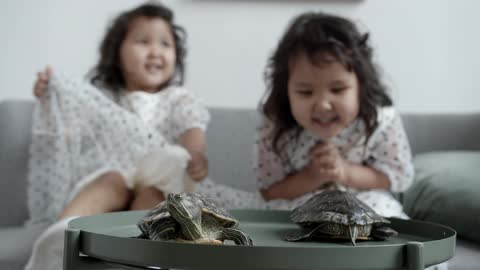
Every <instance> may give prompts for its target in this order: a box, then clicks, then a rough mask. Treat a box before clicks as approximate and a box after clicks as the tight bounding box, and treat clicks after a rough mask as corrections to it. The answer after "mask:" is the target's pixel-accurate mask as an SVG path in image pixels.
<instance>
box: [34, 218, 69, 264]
mask: <svg viewBox="0 0 480 270" xmlns="http://www.w3.org/2000/svg"><path fill="white" fill-rule="evenodd" d="M74 218H75V217H69V218H65V219H62V220H60V221H58V222H56V223H54V224H53V225H52V226H50V227H49V228H48V229H47V230H45V231H44V232H43V233H42V234H41V235H40V237H38V239H37V240H36V241H35V243H34V244H33V248H32V255H31V256H30V258H29V259H28V262H27V265H26V266H25V270H60V269H63V249H64V246H63V243H64V239H65V229H66V228H67V225H68V222H69V221H70V220H72V219H74Z"/></svg>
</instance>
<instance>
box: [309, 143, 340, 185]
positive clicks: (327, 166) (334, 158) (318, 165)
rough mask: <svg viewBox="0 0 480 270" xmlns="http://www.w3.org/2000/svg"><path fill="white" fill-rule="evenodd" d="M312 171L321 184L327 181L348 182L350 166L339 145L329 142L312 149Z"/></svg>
mask: <svg viewBox="0 0 480 270" xmlns="http://www.w3.org/2000/svg"><path fill="white" fill-rule="evenodd" d="M311 155H312V161H311V163H310V165H309V166H310V168H309V169H310V172H311V173H312V175H313V177H314V179H315V180H316V181H318V182H319V184H320V186H321V185H323V184H325V183H327V182H337V183H340V184H346V183H348V174H347V172H348V166H349V163H348V162H347V161H345V160H344V159H343V158H342V156H341V155H340V152H339V151H338V149H337V147H336V146H335V145H333V144H332V143H329V142H324V143H321V144H319V145H317V146H315V147H314V148H313V149H312V151H311Z"/></svg>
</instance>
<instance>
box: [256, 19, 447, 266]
mask: <svg viewBox="0 0 480 270" xmlns="http://www.w3.org/2000/svg"><path fill="white" fill-rule="evenodd" d="M372 53H373V49H372V47H371V46H370V45H369V39H368V34H362V33H360V32H359V30H358V29H357V27H356V26H355V24H354V23H353V22H351V21H349V20H348V19H345V18H342V17H338V16H334V15H329V14H325V13H321V12H318V13H314V12H310V13H304V14H301V15H300V16H298V17H296V18H295V19H294V20H293V22H292V23H291V25H290V26H289V28H288V29H287V31H286V32H285V34H284V35H283V37H282V38H281V40H280V42H279V44H278V46H277V48H276V50H275V51H274V53H273V55H272V57H271V58H270V59H269V62H268V67H267V70H266V80H267V86H268V92H267V93H266V95H265V98H264V100H263V101H262V104H261V107H260V108H261V112H262V114H263V116H264V117H263V119H262V121H261V123H260V125H259V127H258V129H257V135H258V136H257V140H256V146H257V147H256V162H255V169H256V173H257V184H258V189H259V191H260V194H261V197H262V198H263V200H264V203H263V204H264V205H265V206H266V207H267V208H281V209H292V208H294V207H296V206H298V205H299V204H301V203H302V202H304V201H305V200H307V199H308V198H309V197H311V196H312V195H313V194H315V193H316V192H321V189H322V188H323V187H325V185H327V184H331V183H335V184H338V185H341V186H344V187H346V188H347V189H349V190H350V191H352V192H354V193H355V194H356V196H357V197H358V198H359V199H360V200H362V201H363V202H365V203H366V204H367V205H369V206H370V207H372V208H373V209H374V210H375V211H376V212H378V213H379V214H380V215H383V216H386V217H401V218H408V217H407V215H406V214H405V213H404V212H403V210H402V206H401V204H400V203H399V202H398V201H397V200H395V199H394V197H393V196H392V195H391V192H402V191H405V190H406V189H407V188H408V187H409V186H410V185H411V183H412V180H413V176H414V170H413V164H412V155H411V151H410V147H409V143H408V139H407V137H406V134H405V131H404V128H403V126H402V122H401V119H400V116H399V114H398V113H397V112H396V111H395V109H394V108H393V106H392V101H391V99H390V97H389V96H388V94H387V92H386V88H385V87H384V85H383V84H382V82H381V79H380V75H379V71H378V70H377V68H376V66H375V64H374V62H373V60H372V58H373V55H372ZM434 267H435V268H437V269H445V268H447V265H446V264H442V265H437V266H434Z"/></svg>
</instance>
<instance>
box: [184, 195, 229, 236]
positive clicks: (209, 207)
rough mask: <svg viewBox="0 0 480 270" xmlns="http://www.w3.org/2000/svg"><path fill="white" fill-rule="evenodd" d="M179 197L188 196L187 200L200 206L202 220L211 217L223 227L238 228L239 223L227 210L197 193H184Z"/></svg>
mask: <svg viewBox="0 0 480 270" xmlns="http://www.w3.org/2000/svg"><path fill="white" fill-rule="evenodd" d="M179 196H186V197H187V199H189V200H191V201H192V202H194V203H196V204H197V205H200V206H201V209H202V219H205V216H209V217H212V218H214V219H215V220H216V221H217V222H218V223H219V224H220V225H221V226H222V227H225V228H235V227H238V224H239V221H238V220H236V219H235V218H234V217H233V216H232V215H230V213H228V212H227V210H225V209H224V208H222V207H220V206H218V205H217V204H216V203H215V202H214V201H213V200H211V199H209V198H206V197H203V196H201V195H199V194H196V193H182V194H180V195H179Z"/></svg>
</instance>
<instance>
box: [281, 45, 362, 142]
mask: <svg viewBox="0 0 480 270" xmlns="http://www.w3.org/2000/svg"><path fill="white" fill-rule="evenodd" d="M314 60H315V61H314V63H312V61H311V60H310V59H309V58H308V57H307V55H306V54H304V53H299V54H297V55H295V56H294V57H292V59H291V60H290V63H289V71H290V72H289V73H290V77H289V80H288V99H289V102H290V107H291V109H292V115H293V117H294V118H295V120H296V121H297V123H298V124H299V125H300V126H301V127H303V128H304V129H306V130H308V131H310V132H312V133H313V134H315V135H316V136H318V137H320V138H322V139H330V138H332V137H334V136H335V135H337V134H338V133H339V132H340V131H341V130H342V129H344V128H345V127H347V126H348V125H349V124H350V123H352V122H353V121H354V120H355V119H356V118H357V116H358V113H359V107H360V100H359V85H358V79H357V76H356V75H355V73H354V72H350V71H348V70H347V69H346V68H345V66H343V65H342V64H341V63H340V62H338V61H337V60H336V59H335V58H334V57H333V56H331V55H329V54H318V55H316V57H315V59H314Z"/></svg>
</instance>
